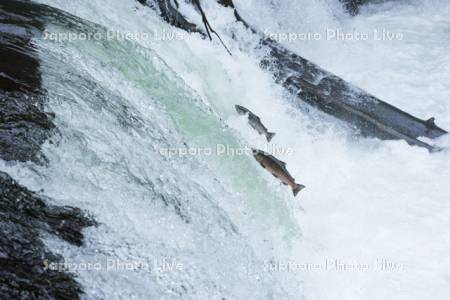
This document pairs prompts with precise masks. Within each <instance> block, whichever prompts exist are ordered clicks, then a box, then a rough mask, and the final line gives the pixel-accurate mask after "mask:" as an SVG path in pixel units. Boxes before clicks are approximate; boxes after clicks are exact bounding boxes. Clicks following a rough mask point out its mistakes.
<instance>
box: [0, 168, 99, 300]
mask: <svg viewBox="0 0 450 300" xmlns="http://www.w3.org/2000/svg"><path fill="white" fill-rule="evenodd" d="M0 199H1V200H0V298H1V299H78V298H79V295H80V294H81V292H82V289H81V287H80V286H79V285H78V283H77V282H76V281H75V279H74V276H73V275H71V274H67V273H64V272H61V271H59V270H54V269H51V268H48V264H46V261H49V262H52V263H55V262H60V263H62V261H63V260H62V258H61V257H59V256H57V255H54V254H52V253H51V252H49V251H48V250H47V249H46V248H45V246H44V244H43V243H42V241H41V239H40V238H39V234H40V231H42V230H44V231H46V232H48V233H51V234H56V235H58V236H59V237H61V238H62V239H64V240H66V241H67V242H69V243H71V244H74V245H77V246H80V245H81V244H82V240H83V234H82V233H81V230H82V229H83V228H84V227H87V226H92V225H94V224H95V222H94V221H92V220H91V219H90V218H88V217H86V216H85V215H84V214H83V213H82V212H81V210H79V209H77V208H73V207H57V206H51V205H47V204H46V203H45V201H44V200H43V199H42V198H41V197H40V196H38V195H37V194H35V193H32V192H30V191H28V190H27V189H26V188H24V187H22V186H20V185H19V184H17V182H15V181H14V180H13V179H12V178H11V177H10V176H9V175H8V174H6V173H3V172H0Z"/></svg>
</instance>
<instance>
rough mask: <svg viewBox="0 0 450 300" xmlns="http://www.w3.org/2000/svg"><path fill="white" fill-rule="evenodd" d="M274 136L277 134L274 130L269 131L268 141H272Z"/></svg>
mask: <svg viewBox="0 0 450 300" xmlns="http://www.w3.org/2000/svg"><path fill="white" fill-rule="evenodd" d="M274 136H275V133H274V132H268V133H267V136H266V138H267V141H268V142H270V141H271V140H272V139H273V137H274Z"/></svg>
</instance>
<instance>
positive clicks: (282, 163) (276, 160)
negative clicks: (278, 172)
mask: <svg viewBox="0 0 450 300" xmlns="http://www.w3.org/2000/svg"><path fill="white" fill-rule="evenodd" d="M269 156H270V158H271V159H273V160H274V161H275V162H276V163H277V164H279V165H280V166H281V167H283V168H285V169H286V163H285V162H284V161H281V160H279V159H278V158H276V157H275V156H273V155H269Z"/></svg>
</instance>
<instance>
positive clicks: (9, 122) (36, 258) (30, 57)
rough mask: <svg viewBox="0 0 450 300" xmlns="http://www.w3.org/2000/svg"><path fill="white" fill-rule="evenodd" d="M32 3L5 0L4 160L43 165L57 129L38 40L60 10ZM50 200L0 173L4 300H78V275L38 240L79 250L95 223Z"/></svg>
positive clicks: (0, 117) (0, 291)
mask: <svg viewBox="0 0 450 300" xmlns="http://www.w3.org/2000/svg"><path fill="white" fill-rule="evenodd" d="M50 10H51V9H50V8H49V7H47V6H44V5H37V4H33V3H31V2H29V1H15V0H2V1H1V2H0V58H1V59H0V159H3V160H6V161H34V162H36V163H42V162H45V158H44V157H43V156H42V154H41V146H42V144H43V143H44V142H45V141H46V140H47V139H48V138H49V137H50V136H51V135H52V134H54V132H55V130H56V129H55V125H54V124H53V123H52V120H53V119H54V114H52V113H49V112H46V111H45V110H44V106H45V100H46V92H45V90H43V89H42V81H41V74H40V70H39V67H40V61H39V57H38V54H37V52H36V49H35V46H34V45H33V42H32V39H33V38H34V37H37V36H40V34H41V33H42V31H43V30H44V23H43V21H42V19H41V18H42V16H43V15H44V12H46V13H47V14H52V13H54V12H53V11H50ZM48 202H49V199H45V198H44V197H43V196H39V195H38V194H36V193H33V192H31V191H29V190H27V189H26V188H25V187H23V186H21V185H19V184H18V183H17V182H16V181H14V180H13V179H12V178H11V177H10V176H9V175H8V174H6V173H4V172H0V299H79V297H80V295H81V294H82V288H81V286H80V285H79V284H78V283H77V282H76V280H75V278H74V276H73V275H72V274H69V273H66V272H65V271H64V270H55V269H51V268H48V264H46V262H51V263H58V262H60V263H62V262H63V258H62V257H60V256H58V255H55V254H53V253H51V252H50V251H49V250H48V249H47V248H46V247H45V245H44V243H43V242H42V240H41V238H40V234H41V233H42V232H47V233H48V234H53V235H56V236H58V237H60V238H61V239H63V240H65V241H67V242H69V243H70V244H73V245H75V246H81V245H82V243H83V234H82V229H83V228H85V227H87V226H92V225H95V222H94V221H93V220H92V219H91V218H89V217H87V216H86V215H85V214H84V212H83V211H81V210H80V209H78V208H74V207H59V206H54V205H50V204H48Z"/></svg>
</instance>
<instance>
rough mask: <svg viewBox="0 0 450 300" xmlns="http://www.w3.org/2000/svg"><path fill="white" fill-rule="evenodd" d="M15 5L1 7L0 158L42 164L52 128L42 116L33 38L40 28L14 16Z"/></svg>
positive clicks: (42, 98) (8, 3)
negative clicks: (42, 146) (43, 145)
mask: <svg viewBox="0 0 450 300" xmlns="http://www.w3.org/2000/svg"><path fill="white" fill-rule="evenodd" d="M14 2H15V1H5V2H3V1H2V3H1V4H0V8H1V10H0V57H1V58H2V59H0V158H2V159H4V160H17V161H28V160H32V161H34V162H41V163H42V162H44V161H45V159H44V157H43V156H42V155H41V154H40V147H41V145H42V143H44V141H45V140H46V139H48V138H49V137H50V136H51V135H52V133H53V130H54V128H55V125H54V124H53V123H52V121H51V117H50V116H49V115H48V114H46V113H45V112H44V104H45V91H44V90H43V89H42V88H41V74H40V71H39V64H40V63H39V59H38V55H37V53H36V51H35V49H34V46H33V44H32V37H33V36H36V35H38V34H39V33H40V31H41V30H42V29H43V24H42V23H41V22H40V21H38V20H36V19H34V18H31V17H29V16H25V15H19V14H17V10H20V5H19V4H17V5H16V4H15V3H14Z"/></svg>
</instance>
